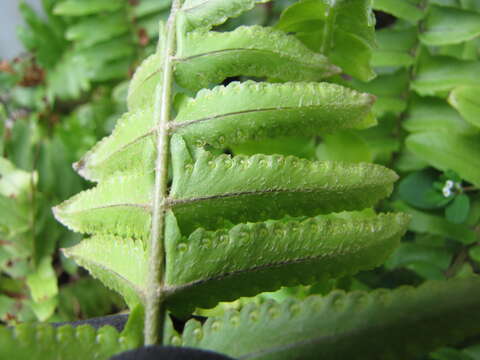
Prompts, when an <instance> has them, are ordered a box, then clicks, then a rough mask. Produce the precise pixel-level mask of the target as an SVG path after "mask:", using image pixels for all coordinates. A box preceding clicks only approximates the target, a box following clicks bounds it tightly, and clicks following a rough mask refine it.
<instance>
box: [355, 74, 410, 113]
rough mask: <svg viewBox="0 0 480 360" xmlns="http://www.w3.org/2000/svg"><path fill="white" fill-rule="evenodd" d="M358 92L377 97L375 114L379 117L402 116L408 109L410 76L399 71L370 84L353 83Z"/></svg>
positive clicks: (374, 108)
mask: <svg viewBox="0 0 480 360" xmlns="http://www.w3.org/2000/svg"><path fill="white" fill-rule="evenodd" d="M352 83H353V85H354V87H355V88H356V89H358V90H361V91H364V92H368V93H371V94H373V95H375V96H377V101H376V102H375V104H374V105H373V112H374V114H375V115H376V116H377V117H382V116H384V115H385V114H388V113H391V114H395V115H399V114H401V113H402V112H403V111H404V110H405V109H406V107H407V102H406V100H405V94H406V92H407V90H408V74H407V72H406V71H405V70H399V71H397V72H395V73H393V74H386V75H380V76H378V77H377V78H375V79H374V80H372V81H370V82H368V83H362V82H359V81H353V82H352Z"/></svg>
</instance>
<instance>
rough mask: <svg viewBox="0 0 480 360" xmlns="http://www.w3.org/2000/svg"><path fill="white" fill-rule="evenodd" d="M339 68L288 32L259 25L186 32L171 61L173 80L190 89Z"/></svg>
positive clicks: (314, 76)
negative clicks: (235, 79) (243, 78)
mask: <svg viewBox="0 0 480 360" xmlns="http://www.w3.org/2000/svg"><path fill="white" fill-rule="evenodd" d="M340 71H341V70H340V69H339V68H337V67H336V66H333V65H331V64H330V63H329V62H328V60H327V58H326V57H325V56H323V55H321V54H317V53H314V52H312V51H311V50H309V49H308V48H306V47H305V45H303V44H302V43H301V42H300V41H299V40H298V39H296V38H295V37H294V36H291V35H287V34H285V33H284V32H283V31H278V30H274V29H273V28H270V27H262V26H241V27H239V28H237V29H235V30H234V31H232V32H213V31H210V32H202V31H194V32H191V33H188V34H187V35H186V38H185V39H184V40H183V45H182V47H181V48H180V49H179V52H178V54H177V56H176V65H175V75H176V79H177V81H178V83H179V84H180V85H181V86H183V87H185V88H188V89H193V90H199V89H201V88H204V87H207V86H209V85H210V84H211V83H215V84H218V83H220V82H222V80H224V79H225V78H227V77H233V76H238V75H244V76H255V77H270V78H274V79H277V80H282V81H306V80H310V81H318V80H321V79H322V78H324V77H327V76H330V75H333V74H335V73H338V72H340Z"/></svg>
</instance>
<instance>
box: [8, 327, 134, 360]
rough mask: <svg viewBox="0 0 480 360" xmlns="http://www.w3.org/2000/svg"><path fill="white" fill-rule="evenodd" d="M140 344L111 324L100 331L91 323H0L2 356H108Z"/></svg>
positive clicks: (77, 359) (20, 359) (45, 359)
mask: <svg viewBox="0 0 480 360" xmlns="http://www.w3.org/2000/svg"><path fill="white" fill-rule="evenodd" d="M138 345H140V344H138V343H137V342H136V341H135V340H133V339H132V338H130V337H127V336H121V335H120V334H119V333H118V332H117V331H116V330H115V329H114V328H113V327H111V326H105V327H102V328H100V329H99V330H98V331H97V330H95V329H94V328H92V327H91V326H88V325H82V326H79V327H77V328H73V327H72V326H69V325H65V326H61V327H58V328H55V327H53V326H51V325H48V324H21V325H18V326H16V327H14V328H13V329H9V328H5V327H3V326H0V359H15V360H53V359H69V360H70V359H71V360H85V359H98V360H107V359H109V358H110V357H111V356H112V355H114V354H117V353H119V352H122V351H126V350H128V349H131V348H134V347H137V346H138Z"/></svg>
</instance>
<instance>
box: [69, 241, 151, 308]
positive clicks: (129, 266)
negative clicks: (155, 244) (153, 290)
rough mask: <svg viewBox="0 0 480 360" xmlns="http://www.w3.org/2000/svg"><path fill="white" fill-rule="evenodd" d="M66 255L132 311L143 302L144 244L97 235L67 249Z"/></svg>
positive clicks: (145, 265)
mask: <svg viewBox="0 0 480 360" xmlns="http://www.w3.org/2000/svg"><path fill="white" fill-rule="evenodd" d="M63 253H64V254H65V255H66V256H67V257H71V258H72V259H74V260H75V261H76V262H77V263H78V264H79V265H81V266H83V267H84V268H86V269H87V270H88V271H89V272H90V273H91V274H92V275H93V276H94V277H97V278H99V279H100V280H101V281H102V282H103V283H104V284H105V285H106V286H108V287H109V288H111V289H113V290H115V291H117V292H118V293H120V294H121V295H122V296H123V298H124V299H125V302H126V303H127V305H128V306H129V308H130V309H132V308H133V307H134V306H135V305H136V304H140V303H143V302H144V296H145V288H146V279H147V275H146V273H147V254H146V250H145V244H144V243H143V242H142V241H140V240H132V239H127V238H121V237H115V236H95V237H92V238H90V239H84V240H83V241H82V242H80V243H79V244H77V245H75V246H73V247H70V248H68V249H64V250H63Z"/></svg>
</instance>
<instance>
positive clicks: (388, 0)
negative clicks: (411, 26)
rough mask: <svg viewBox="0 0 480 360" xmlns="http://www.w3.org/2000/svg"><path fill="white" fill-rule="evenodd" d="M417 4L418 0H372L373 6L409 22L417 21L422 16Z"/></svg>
mask: <svg viewBox="0 0 480 360" xmlns="http://www.w3.org/2000/svg"><path fill="white" fill-rule="evenodd" d="M419 4H420V0H374V2H373V7H374V8H375V9H377V10H381V11H384V12H386V13H389V14H392V15H394V16H396V17H398V18H400V19H403V20H407V21H408V22H410V23H417V22H418V21H420V20H421V19H422V18H423V16H424V13H423V11H422V9H421V8H420V6H419Z"/></svg>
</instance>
